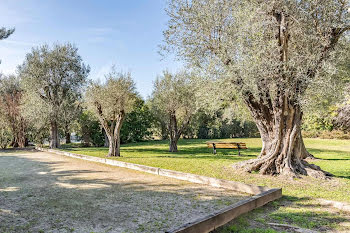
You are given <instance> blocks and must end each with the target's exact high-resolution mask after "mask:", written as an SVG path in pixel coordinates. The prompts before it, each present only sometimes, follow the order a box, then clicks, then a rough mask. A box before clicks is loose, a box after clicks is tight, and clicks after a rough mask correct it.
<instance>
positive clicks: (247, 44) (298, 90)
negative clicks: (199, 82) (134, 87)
mask: <svg viewBox="0 0 350 233" xmlns="http://www.w3.org/2000/svg"><path fill="white" fill-rule="evenodd" d="M348 11H349V1H346V0H324V1H321V0H301V1H296V0H283V1H266V0H251V1H240V0H171V1H170V3H169V7H168V9H167V12H168V15H169V17H170V20H169V23H168V29H167V30H166V31H165V32H164V35H165V42H166V44H165V50H166V51H175V52H176V54H177V55H178V56H180V57H181V58H184V59H185V60H186V61H188V62H190V63H191V64H194V65H197V66H200V67H209V68H212V69H215V70H216V71H218V72H221V73H222V76H225V77H228V80H229V82H228V83H227V85H230V84H232V86H233V87H232V88H234V89H235V90H237V91H238V92H239V93H240V94H241V98H242V99H243V100H244V102H245V105H246V106H247V107H248V109H249V111H250V114H251V115H252V117H253V118H254V120H255V122H256V124H257V126H258V128H259V131H260V134H261V138H262V142H263V146H262V150H261V153H260V155H259V156H258V158H257V159H252V160H249V161H245V162H242V163H240V164H237V165H236V167H237V168H243V169H245V170H246V171H249V172H251V171H260V173H261V174H283V175H287V176H295V175H298V174H302V175H312V176H322V177H323V176H324V173H323V172H322V171H320V169H319V168H318V167H316V166H314V165H310V164H308V163H307V162H305V161H304V160H303V158H305V157H306V156H307V155H308V152H307V151H306V149H305V146H304V143H303V139H302V137H301V133H300V132H301V130H300V126H301V120H302V102H303V98H304V97H305V93H306V90H307V89H308V87H309V85H310V84H313V83H315V82H318V81H320V79H321V75H319V74H320V72H321V71H323V70H325V69H327V68H330V67H331V65H332V64H333V63H334V61H335V59H336V58H337V59H338V58H341V57H342V54H341V52H342V46H341V45H342V44H343V43H348V41H347V39H346V37H345V36H346V35H348V31H349V29H350V17H349V12H348Z"/></svg>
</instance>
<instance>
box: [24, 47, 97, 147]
mask: <svg viewBox="0 0 350 233" xmlns="http://www.w3.org/2000/svg"><path fill="white" fill-rule="evenodd" d="M18 71H19V74H20V77H21V78H22V87H23V89H24V91H25V96H24V99H25V100H24V103H25V106H24V107H25V108H26V113H27V116H28V118H31V120H32V121H33V120H34V121H38V120H39V121H44V122H46V123H48V124H50V126H51V136H50V137H51V140H50V147H51V148H56V147H58V146H59V137H58V127H59V119H60V116H61V114H62V113H63V111H64V107H66V106H67V105H66V104H64V103H66V102H67V101H69V100H70V99H75V98H76V97H77V96H79V95H80V93H81V92H82V87H83V85H84V84H85V82H86V78H87V76H88V74H89V71H90V68H89V67H88V66H86V65H85V64H84V63H83V62H82V58H81V57H80V55H79V54H78V49H77V48H76V47H75V46H74V45H72V44H70V43H67V44H62V45H60V44H55V45H53V46H52V47H50V46H48V45H43V46H40V47H37V48H33V49H32V52H31V53H29V54H27V56H26V58H25V61H24V62H23V64H22V65H20V66H19V68H18Z"/></svg>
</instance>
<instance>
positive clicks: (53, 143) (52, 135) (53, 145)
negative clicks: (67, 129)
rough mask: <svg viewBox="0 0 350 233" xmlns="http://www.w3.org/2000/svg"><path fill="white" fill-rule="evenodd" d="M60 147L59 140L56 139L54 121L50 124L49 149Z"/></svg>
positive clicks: (56, 128) (56, 132)
mask: <svg viewBox="0 0 350 233" xmlns="http://www.w3.org/2000/svg"><path fill="white" fill-rule="evenodd" d="M58 147H60V140H59V137H58V125H57V122H56V121H52V122H51V129H50V148H51V149H53V148H58Z"/></svg>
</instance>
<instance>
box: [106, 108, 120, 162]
mask: <svg viewBox="0 0 350 233" xmlns="http://www.w3.org/2000/svg"><path fill="white" fill-rule="evenodd" d="M123 120H124V113H122V114H121V115H120V116H119V117H118V119H117V121H116V122H112V125H111V127H110V129H109V130H106V134H107V137H108V141H109V147H108V148H109V150H108V156H109V157H110V156H116V157H120V129H121V126H122V123H123Z"/></svg>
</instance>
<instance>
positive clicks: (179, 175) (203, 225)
mask: <svg viewBox="0 0 350 233" xmlns="http://www.w3.org/2000/svg"><path fill="white" fill-rule="evenodd" d="M35 149H37V150H39V151H45V152H50V153H55V154H60V155H65V156H68V157H72V158H78V159H83V160H87V161H92V162H97V163H104V164H108V165H112V166H117V167H123V168H129V169H133V170H137V171H142V172H147V173H151V174H155V175H160V176H165V177H171V178H175V179H178V180H185V181H189V182H192V183H197V184H205V185H209V186H213V187H220V188H225V189H230V190H234V191H237V192H244V193H248V194H252V195H255V196H252V197H250V198H247V199H245V200H242V201H239V202H237V203H235V204H234V205H231V206H228V207H226V208H224V209H221V210H219V211H217V212H215V213H213V214H210V215H208V216H206V217H204V218H200V219H197V220H196V221H193V222H190V223H186V224H184V225H182V226H180V227H179V228H176V229H174V230H170V231H167V232H168V233H201V232H210V231H212V230H214V229H216V228H218V227H220V226H222V225H224V224H226V223H228V222H229V221H231V220H232V219H234V218H236V217H237V216H239V215H241V214H244V213H247V212H249V211H251V210H253V209H255V208H258V207H260V206H263V205H265V204H266V203H268V202H271V201H274V200H276V199H278V198H280V197H282V189H270V188H268V187H263V186H257V185H251V184H244V183H241V182H236V181H230V180H222V179H216V178H213V177H207V176H200V175H195V174H190V173H184V172H178V171H173V170H167V169H162V168H158V167H150V166H145V165H140V164H134V163H127V162H122V161H118V160H114V159H107V158H99V157H94V156H88V155H81V154H74V153H70V152H66V151H60V150H54V149H46V148H41V147H37V146H36V147H35Z"/></svg>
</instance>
